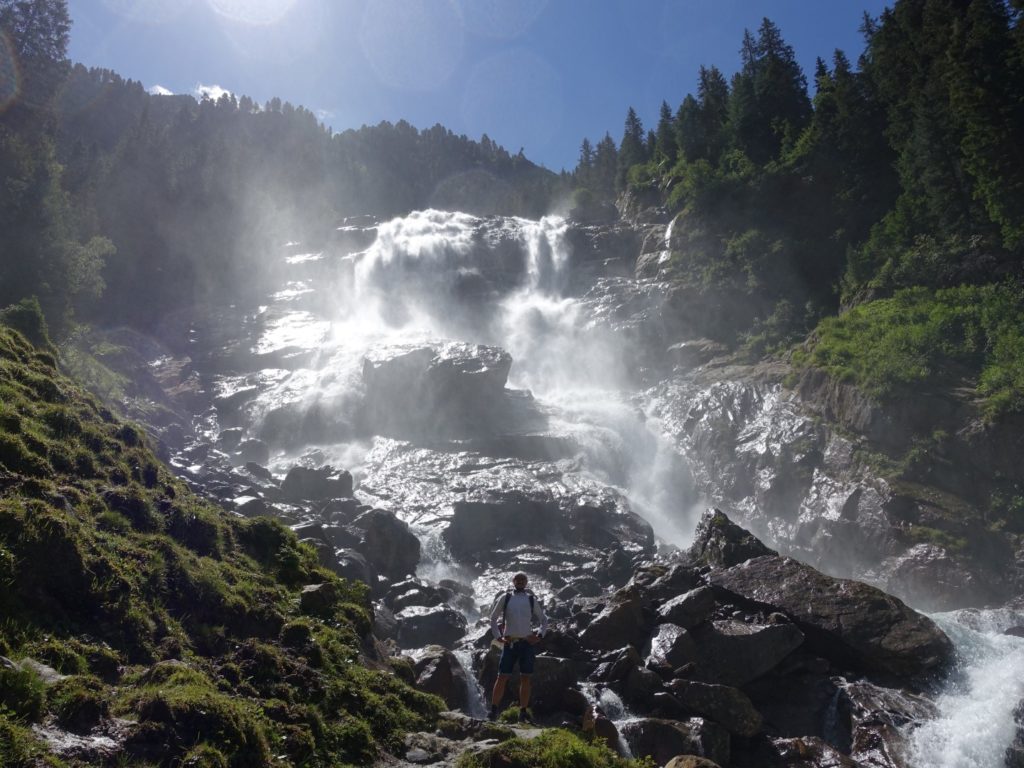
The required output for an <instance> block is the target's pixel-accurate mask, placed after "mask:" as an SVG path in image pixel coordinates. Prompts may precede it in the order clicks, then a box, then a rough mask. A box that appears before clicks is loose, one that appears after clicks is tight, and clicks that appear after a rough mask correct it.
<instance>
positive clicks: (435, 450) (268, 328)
mask: <svg viewBox="0 0 1024 768" xmlns="http://www.w3.org/2000/svg"><path fill="white" fill-rule="evenodd" d="M577 247H578V246H577ZM287 250H288V252H287V255H286V257H285V260H284V261H285V264H284V268H285V270H286V274H287V277H286V283H285V284H284V285H283V286H282V287H281V289H280V290H279V291H278V292H277V293H275V294H274V295H273V296H271V297H269V298H268V300H267V302H266V303H265V305H263V306H261V307H259V309H258V311H256V312H255V313H253V314H251V315H249V316H247V317H246V318H245V321H244V323H243V333H245V334H248V337H245V338H243V339H242V341H241V343H242V344H243V345H248V346H249V350H248V351H249V353H250V354H252V355H253V356H255V358H256V359H259V360H264V361H265V365H264V366H262V367H259V368H258V369H257V370H245V371H244V372H239V371H237V370H234V369H233V368H232V366H231V365H228V364H227V363H224V364H223V370H222V371H221V372H220V373H218V374H217V376H216V379H215V384H216V389H217V394H218V396H219V397H221V398H222V399H225V398H230V397H232V396H233V395H237V394H238V393H246V392H251V393H252V394H251V396H249V397H247V404H246V408H245V409H244V417H243V419H244V423H242V424H241V426H243V427H245V428H246V429H247V430H250V431H252V432H259V433H260V434H262V435H265V436H268V435H269V437H267V442H268V443H270V444H271V445H272V447H273V449H274V453H273V454H272V456H271V461H270V465H269V467H270V469H271V470H272V471H274V472H275V473H280V474H282V475H283V473H284V472H285V471H287V469H288V467H290V466H291V465H293V464H294V463H296V462H297V461H313V462H319V463H329V464H332V465H334V466H337V467H344V468H346V469H348V470H350V471H351V472H352V474H353V476H354V478H355V485H356V494H357V495H359V496H360V497H361V498H362V499H366V500H367V501H368V503H371V504H374V505H377V506H381V507H385V508H389V509H391V510H392V511H394V512H395V514H396V515H398V516H399V517H400V518H401V519H403V520H404V521H405V522H406V523H408V524H409V525H410V526H411V527H412V528H413V530H414V531H416V533H417V535H418V536H419V537H420V539H421V542H422V544H423V558H422V560H421V564H420V567H419V568H420V575H421V576H426V577H429V578H430V579H432V580H434V581H437V580H439V579H441V578H444V577H455V578H459V579H462V580H465V581H470V580H472V581H473V586H474V588H475V590H476V593H477V594H493V593H494V592H495V591H496V590H497V589H499V588H501V587H502V586H503V584H504V581H503V580H504V579H505V578H506V577H507V574H504V573H501V572H496V571H493V570H490V571H488V570H486V569H485V570H483V571H481V570H480V569H474V568H473V567H472V564H471V563H461V562H458V561H457V559H456V558H454V557H453V556H452V555H451V554H450V553H449V552H448V550H447V549H446V547H445V546H444V544H443V543H442V541H441V539H440V538H439V536H438V531H439V530H441V529H442V528H443V526H444V524H445V521H447V520H448V519H450V517H451V512H452V506H453V504H454V503H455V502H457V501H458V500H459V499H461V498H465V497H466V495H467V494H471V493H473V492H474V491H476V490H479V489H481V488H484V487H507V488H515V489H518V490H519V491H521V492H522V493H526V494H529V493H532V492H534V491H537V492H543V493H550V492H552V491H551V489H552V487H555V488H556V489H557V493H564V494H570V493H576V494H583V495H585V494H598V493H603V492H604V491H605V490H606V489H611V490H613V491H614V492H615V493H616V494H618V495H619V496H620V497H621V498H622V499H623V503H625V504H628V506H629V507H631V508H632V509H633V510H634V511H635V512H637V513H638V514H640V515H641V516H642V517H643V518H644V519H646V520H647V521H648V522H649V523H650V525H651V526H652V527H653V529H654V531H655V533H656V535H657V536H658V538H659V541H660V542H661V546H663V547H672V546H677V547H685V546H686V545H687V544H688V543H689V540H690V538H691V537H692V535H693V531H694V526H695V523H696V520H697V518H698V517H699V515H700V512H701V511H702V510H703V508H704V507H705V506H706V505H707V504H708V503H709V499H708V498H705V494H706V493H708V492H709V491H708V489H707V488H704V487H702V486H701V484H700V483H699V481H698V480H697V479H695V476H694V473H693V472H692V471H691V466H690V462H689V461H688V458H687V455H686V451H687V450H690V449H691V448H692V447H691V446H686V445H683V444H681V443H680V442H679V441H678V440H676V439H674V438H673V435H672V430H670V429H667V428H666V425H665V424H664V423H663V422H662V420H661V419H662V415H663V414H664V413H665V412H666V408H665V403H664V402H661V401H659V398H661V399H664V398H665V397H666V395H665V392H666V389H665V387H664V386H660V387H659V385H663V384H664V383H665V381H666V380H669V379H671V378H672V377H673V376H676V375H679V374H680V371H679V370H678V368H677V369H676V370H673V369H672V367H671V366H668V367H667V368H666V369H662V370H660V371H658V370H655V369H651V368H650V367H649V366H648V365H647V363H646V362H645V360H646V359H647V358H646V357H645V356H644V355H643V354H639V353H638V350H637V347H638V345H642V344H643V343H644V342H643V338H642V334H638V333H637V332H636V328H637V327H638V326H637V322H636V320H637V318H641V319H642V318H643V316H644V314H645V313H647V312H650V311H654V309H653V308H654V307H655V305H656V303H657V299H658V295H657V294H658V290H659V288H658V286H657V285H656V284H653V283H652V284H641V283H637V282H636V281H634V280H632V279H631V278H629V277H625V276H623V274H622V273H621V272H620V273H619V275H618V276H614V275H613V276H609V275H607V274H603V275H602V269H603V266H604V265H601V264H595V263H591V262H587V257H586V254H581V253H579V252H575V253H574V252H573V246H572V244H571V243H570V242H569V239H568V236H567V224H566V222H565V221H564V220H562V219H560V218H545V219H542V220H540V221H528V220H523V219H517V218H493V219H487V220H481V219H478V218H475V217H471V216H468V215H465V214H460V213H447V212H439V211H425V212H418V213H414V214H411V215H409V216H407V217H405V218H399V219H395V220H392V221H390V222H386V223H382V224H379V225H376V226H367V227H359V226H350V227H343V228H342V229H340V230H339V231H338V232H337V233H336V241H335V242H334V243H333V244H332V246H331V247H329V248H327V249H325V250H324V251H322V252H316V253H310V252H304V249H303V248H302V247H301V246H297V245H295V244H291V245H289V247H288V249H287ZM584 272H585V273H586V274H585V275H584ZM458 343H463V344H470V345H487V346H488V347H494V348H500V349H501V350H504V351H506V352H507V353H508V354H509V355H511V358H512V365H511V369H510V370H509V373H508V381H507V394H506V395H505V396H504V397H505V398H506V401H507V403H508V409H511V410H509V411H508V413H509V416H508V418H507V419H506V420H505V421H503V422H502V423H500V424H497V425H496V426H494V427H493V428H491V427H488V426H487V425H483V426H481V425H479V424H469V425H466V424H461V423H460V424H454V423H452V422H450V421H447V420H446V419H447V416H445V415H444V414H440V415H441V416H444V418H443V419H441V420H435V421H430V422H429V424H430V427H429V429H425V428H424V424H427V423H428V422H427V421H424V420H423V414H420V420H419V421H418V422H417V423H416V429H412V428H407V427H408V424H407V423H406V422H404V421H402V418H401V413H400V411H401V410H402V409H403V408H406V407H408V408H409V409H411V410H415V409H416V408H417V407H419V406H420V405H422V404H417V403H415V402H412V401H407V402H402V399H401V397H398V398H397V399H395V400H394V401H392V402H390V403H389V404H388V407H387V409H388V410H389V413H386V414H384V417H386V418H384V421H383V422H381V421H380V420H379V419H380V418H383V417H379V415H378V417H379V418H378V422H377V423H387V424H389V425H391V426H392V427H393V428H389V429H380V430H374V429H372V428H367V426H366V419H367V414H366V412H365V411H366V394H367V393H366V391H365V388H366V383H365V373H364V366H365V363H364V360H366V359H367V358H370V359H372V358H373V357H374V355H379V354H381V350H388V349H392V350H393V349H395V348H401V349H412V348H415V347H416V346H417V345H431V346H432V347H433V348H435V349H436V348H440V347H443V346H444V345H453V344H458ZM410 397H413V396H412V395H411V396H410ZM503 402H504V401H503ZM517 409H518V410H517ZM517 414H520V415H517ZM396 425H397V426H396ZM403 425H404V426H403ZM225 426H231V425H228V424H225V423H217V417H216V416H211V417H210V420H209V422H208V424H207V428H208V429H209V430H210V431H211V433H215V432H216V430H217V429H219V428H223V427H225ZM566 446H569V448H566ZM710 502H712V503H718V500H717V499H714V498H711V499H710ZM727 511H730V510H727ZM534 585H535V586H536V587H537V588H538V591H539V592H540V593H541V594H542V595H544V594H545V593H550V592H551V591H552V588H551V585H550V584H547V583H545V582H544V580H543V576H541V577H540V578H539V581H538V580H535V583H534ZM469 613H470V614H471V615H470V617H469V618H470V619H471V620H473V619H476V618H477V616H476V615H473V614H474V612H473V611H472V609H470V610H469ZM936 620H937V621H938V622H939V623H940V625H941V626H942V627H943V628H944V629H945V631H946V632H947V634H949V636H950V637H951V639H953V641H954V642H955V643H956V645H957V647H958V650H959V653H960V657H961V665H960V669H959V673H958V674H957V675H956V676H955V678H954V680H953V681H952V682H951V684H950V685H949V689H948V690H947V691H946V692H945V693H944V694H943V695H942V696H941V697H940V698H939V699H938V700H937V702H936V704H937V707H938V712H939V714H938V716H937V717H936V718H935V719H933V720H930V721H929V722H926V723H925V724H924V725H919V726H915V727H913V728H911V726H905V727H906V728H907V730H908V744H909V756H908V758H907V764H908V765H911V766H916V767H918V768H935V767H936V766H949V768H954V767H955V768H998V766H1001V765H1002V764H1003V763H1002V761H1003V755H1004V752H1005V750H1006V747H1007V746H1008V745H1009V743H1010V742H1011V740H1012V738H1013V735H1014V723H1013V709H1014V707H1015V706H1016V705H1017V702H1018V701H1019V700H1020V699H1021V697H1022V696H1024V640H1021V639H1019V638H1016V637H1008V636H1003V635H1001V634H1000V632H1002V631H1003V630H1005V629H1006V628H1008V627H1010V626H1014V625H1019V624H1021V623H1024V617H1022V616H1017V615H1009V614H1007V613H1006V612H991V611H990V612H979V611H961V612H956V613H947V614H942V615H938V616H936Z"/></svg>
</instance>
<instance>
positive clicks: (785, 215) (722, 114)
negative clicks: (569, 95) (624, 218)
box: [573, 0, 1024, 348]
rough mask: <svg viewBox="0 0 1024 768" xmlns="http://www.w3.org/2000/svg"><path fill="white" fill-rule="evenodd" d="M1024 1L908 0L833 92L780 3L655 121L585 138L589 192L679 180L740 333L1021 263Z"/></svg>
mask: <svg viewBox="0 0 1024 768" xmlns="http://www.w3.org/2000/svg"><path fill="white" fill-rule="evenodd" d="M1022 17H1024V2H1021V0H1011V1H1010V2H1007V1H1006V0H897V2H896V3H894V5H893V7H892V8H889V9H887V10H885V11H884V12H883V13H882V14H881V16H880V17H879V18H878V19H873V18H871V17H868V16H865V19H864V22H863V25H862V32H863V34H864V38H865V50H864V52H863V53H862V55H861V56H860V58H859V60H858V65H857V67H856V68H854V67H853V66H852V65H851V63H850V61H849V59H848V58H847V57H846V55H845V54H844V53H843V52H842V51H836V52H835V54H834V55H833V57H832V60H831V62H825V61H822V60H820V59H819V60H818V62H817V65H816V68H815V72H814V86H815V87H814V95H813V96H811V94H810V93H809V91H808V84H807V81H806V78H805V76H804V74H803V73H802V72H801V69H800V67H799V65H798V64H797V62H796V59H795V55H794V52H793V49H792V47H791V46H789V45H788V44H787V43H786V42H785V41H784V40H783V37H782V35H781V33H780V31H779V29H778V27H777V26H776V25H775V24H774V23H772V22H771V21H770V20H768V19H764V21H763V22H762V24H761V26H760V28H759V29H758V30H757V33H756V34H754V33H751V32H749V31H748V32H746V33H745V34H744V37H743V40H742V43H741V47H740V67H739V70H738V71H737V72H736V74H735V75H733V77H732V78H731V80H728V81H727V80H726V78H725V76H724V75H723V74H722V72H721V71H719V70H718V69H717V68H715V67H701V68H700V70H699V72H698V86H697V92H696V94H689V95H687V96H686V97H685V98H684V99H683V100H682V102H681V103H680V105H679V107H678V108H677V109H676V110H675V111H674V112H673V110H672V109H671V107H670V106H669V105H668V103H665V102H663V103H662V105H661V109H660V112H659V119H658V124H657V127H656V130H654V131H650V132H648V133H646V134H645V132H644V128H643V126H642V124H641V122H640V120H639V118H638V117H637V115H636V112H635V110H634V109H632V108H630V109H629V111H628V113H627V116H626V120H625V125H624V129H623V134H622V137H621V139H620V140H619V142H618V144H617V145H616V144H615V142H614V140H613V139H612V138H611V136H610V135H608V134H606V135H605V137H604V138H603V139H602V140H601V142H600V143H599V144H598V145H597V146H596V147H594V146H593V145H592V144H591V142H590V140H589V139H584V141H583V143H582V146H581V148H580V157H579V163H578V165H577V167H576V169H575V171H574V173H573V180H574V184H575V185H576V188H577V193H576V194H577V196H582V197H583V198H584V199H592V200H597V201H611V200H614V199H615V198H616V196H617V195H619V194H620V193H622V192H623V191H625V190H626V189H628V188H633V189H636V190H642V189H645V188H656V189H659V190H661V191H663V196H662V197H663V200H664V204H665V206H666V208H667V209H668V212H669V213H670V214H672V215H676V214H681V215H680V216H679V217H678V218H676V221H675V224H674V225H673V226H674V228H673V241H674V244H673V253H672V261H671V264H670V271H671V272H672V274H673V275H674V276H675V277H676V278H677V279H678V280H679V281H681V282H682V283H684V284H686V285H690V286H692V287H694V288H695V289H698V290H702V291H705V292H711V293H715V294H717V295H719V296H720V297H723V300H725V301H726V302H727V303H728V302H729V301H730V299H731V303H730V304H729V306H730V307H731V308H732V309H733V310H734V311H733V312H731V313H730V316H731V317H732V321H733V322H732V326H731V327H729V328H721V329H718V330H720V331H721V332H722V333H723V334H724V335H728V334H730V333H733V334H741V335H744V334H745V335H746V337H747V338H748V340H752V341H754V342H756V344H760V345H761V348H763V347H764V346H765V345H770V344H771V343H773V341H774V342H778V341H779V340H785V339H787V338H788V339H792V338H798V337H802V336H803V335H804V334H806V333H807V332H808V331H809V330H810V329H811V328H812V327H813V326H814V324H815V323H816V322H817V321H818V320H819V319H820V318H822V317H824V316H826V315H829V314H832V313H834V312H836V311H837V310H838V309H839V307H840V304H841V303H846V304H850V303H854V302H860V301H864V300H867V299H871V298H874V297H879V296H882V295H889V294H891V293H892V292H893V291H895V290H898V289H900V288H904V287H909V286H915V285H925V286H931V287H935V288H938V287H944V286H954V285H960V284H963V283H975V284H980V283H986V282H990V281H998V280H1000V279H1003V278H1010V279H1017V280H1019V276H1020V265H1021V260H1022V256H1024V150H1022V147H1024V99H1022V98H1021V93H1022V91H1021V84H1022V83H1024V25H1022V23H1021V20H1022Z"/></svg>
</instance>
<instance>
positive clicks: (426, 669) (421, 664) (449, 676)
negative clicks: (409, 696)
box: [415, 645, 469, 709]
mask: <svg viewBox="0 0 1024 768" xmlns="http://www.w3.org/2000/svg"><path fill="white" fill-rule="evenodd" d="M415 671H416V687H417V688H418V689H419V690H421V691H425V692H426V693H433V694H436V695H438V696H440V697H441V698H442V699H444V702H445V704H447V705H448V707H450V708H451V709H464V708H465V707H466V706H467V704H468V703H469V688H468V684H469V678H468V676H467V674H466V670H465V669H463V668H462V664H460V663H459V660H458V659H457V658H456V657H455V654H453V653H452V652H451V651H449V650H447V649H445V648H442V647H441V646H440V645H431V646H428V647H426V648H424V649H423V651H422V652H420V653H419V654H417V656H416V658H415Z"/></svg>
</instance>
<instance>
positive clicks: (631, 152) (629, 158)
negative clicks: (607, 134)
mask: <svg viewBox="0 0 1024 768" xmlns="http://www.w3.org/2000/svg"><path fill="white" fill-rule="evenodd" d="M646 160H647V147H646V143H645V141H644V126H643V123H641V122H640V118H639V117H637V114H636V110H634V109H633V108H632V107H630V108H629V111H628V112H627V113H626V123H625V126H624V127H623V131H622V141H621V142H620V143H619V165H618V174H617V175H616V184H615V188H616V189H617V190H620V189H624V188H625V186H626V174H627V172H628V171H629V169H630V168H632V167H633V166H634V165H639V164H640V163H643V162H645V161H646Z"/></svg>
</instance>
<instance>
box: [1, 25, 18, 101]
mask: <svg viewBox="0 0 1024 768" xmlns="http://www.w3.org/2000/svg"><path fill="white" fill-rule="evenodd" d="M20 81H21V73H20V72H19V71H18V57H17V54H16V53H15V50H14V43H12V42H11V38H9V37H8V36H7V35H6V34H5V33H4V32H0V113H2V112H3V111H4V110H6V109H7V108H8V107H9V106H10V105H11V104H13V103H14V101H15V99H17V98H18V88H19V87H20Z"/></svg>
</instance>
